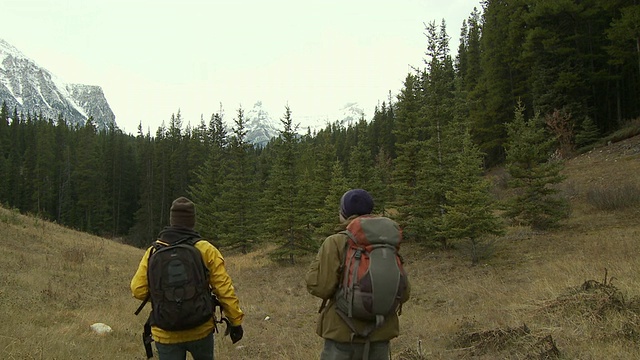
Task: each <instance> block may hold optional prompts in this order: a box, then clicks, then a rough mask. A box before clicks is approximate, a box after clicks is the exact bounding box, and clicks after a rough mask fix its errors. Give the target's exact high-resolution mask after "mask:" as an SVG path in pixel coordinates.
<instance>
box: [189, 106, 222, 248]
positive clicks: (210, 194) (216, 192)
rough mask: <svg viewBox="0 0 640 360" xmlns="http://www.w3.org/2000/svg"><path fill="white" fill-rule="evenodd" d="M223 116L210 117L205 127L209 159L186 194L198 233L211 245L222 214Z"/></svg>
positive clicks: (216, 237)
mask: <svg viewBox="0 0 640 360" xmlns="http://www.w3.org/2000/svg"><path fill="white" fill-rule="evenodd" d="M222 116H223V115H222V113H216V114H213V115H211V120H210V121H209V127H208V135H207V137H208V141H207V142H208V144H209V149H208V157H207V159H206V160H205V161H204V163H203V164H202V165H201V166H200V167H198V168H197V170H196V172H195V178H196V180H195V183H194V184H192V185H191V186H190V187H189V193H190V195H191V196H192V197H193V200H194V202H195V204H196V206H197V208H198V214H199V215H198V229H199V231H200V232H201V234H202V235H203V236H205V237H207V238H208V239H210V240H212V241H213V242H214V243H215V242H218V241H219V240H220V233H221V232H222V230H221V228H220V226H221V224H220V221H219V216H220V214H221V211H222V206H221V196H222V183H223V181H224V176H225V173H226V169H227V166H228V165H227V162H226V160H227V150H228V134H227V129H226V127H225V125H224V123H223V118H222Z"/></svg>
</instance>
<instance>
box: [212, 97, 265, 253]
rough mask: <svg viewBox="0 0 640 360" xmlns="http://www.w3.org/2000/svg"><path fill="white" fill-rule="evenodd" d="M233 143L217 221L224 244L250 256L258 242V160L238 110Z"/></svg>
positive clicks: (231, 141)
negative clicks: (256, 170) (256, 176)
mask: <svg viewBox="0 0 640 360" xmlns="http://www.w3.org/2000/svg"><path fill="white" fill-rule="evenodd" d="M234 124H235V125H234V126H233V128H232V135H231V139H230V143H229V153H228V155H227V156H228V165H229V166H228V167H227V168H226V174H225V176H224V181H223V183H222V188H221V192H220V194H221V195H220V204H219V212H218V215H217V218H218V219H219V221H220V242H221V244H222V245H224V246H229V247H231V248H235V249H239V250H240V251H241V252H242V253H245V254H246V253H248V252H249V251H250V250H251V248H252V247H253V246H254V245H255V243H256V241H257V239H258V226H259V225H260V224H259V223H258V222H257V221H258V216H257V209H256V204H257V201H256V200H257V198H258V195H259V193H258V191H257V190H258V189H257V183H256V181H255V178H254V169H255V156H254V155H253V153H252V151H251V149H252V145H251V144H250V143H249V142H248V141H247V129H246V127H245V126H246V120H245V118H244V110H243V109H242V108H239V109H238V112H237V116H236V118H235V119H234Z"/></svg>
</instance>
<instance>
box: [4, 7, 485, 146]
mask: <svg viewBox="0 0 640 360" xmlns="http://www.w3.org/2000/svg"><path fill="white" fill-rule="evenodd" d="M474 7H477V8H480V1H479V0H477V1H472V0H448V1H441V0H421V1H418V0H395V1H391V0H386V1H376V0H366V1H365V0H339V1H334V0H323V1H304V0H295V1H293V0H235V1H233V0H229V1H219V0H198V1H194V0H180V1H176V0H3V1H2V5H1V7H0V11H1V12H2V21H0V38H4V39H5V40H6V41H7V42H9V43H10V44H11V45H13V46H15V47H16V48H17V49H18V50H20V51H21V52H22V53H23V54H24V55H26V56H27V57H29V58H31V59H32V60H34V61H35V62H36V63H37V64H38V65H40V66H42V67H44V68H46V69H48V70H49V71H50V72H52V73H53V74H55V75H56V76H58V77H59V78H61V79H62V80H63V81H65V82H67V83H81V84H88V85H99V86H101V87H102V89H103V90H104V93H105V96H106V98H107V101H108V102H109V105H110V106H111V109H112V110H113V112H114V113H115V115H116V122H117V124H118V126H119V127H120V128H121V129H123V130H124V131H125V132H128V133H135V132H136V131H137V127H138V124H139V123H140V122H142V124H143V127H144V129H145V132H146V130H148V129H150V130H151V133H152V134H153V133H155V130H156V129H157V128H158V126H160V124H161V123H162V121H165V122H166V123H168V120H169V119H170V117H171V115H172V114H176V113H177V112H178V110H180V113H181V114H182V117H183V120H184V123H185V124H186V123H187V122H190V123H191V124H192V125H197V124H198V123H199V122H200V117H201V116H203V117H204V119H205V121H207V122H208V120H209V118H210V117H211V114H212V113H214V112H217V111H219V109H220V105H221V104H222V109H223V110H224V113H225V120H227V121H231V119H233V117H234V116H235V113H236V111H237V109H238V108H239V107H242V108H243V109H245V110H249V109H251V108H252V107H253V104H254V103H255V102H256V101H262V103H263V106H264V108H265V110H267V111H268V112H269V114H270V115H271V116H272V117H273V118H274V119H280V118H282V116H283V114H284V111H285V106H286V105H289V107H290V108H291V111H292V118H293V120H294V123H300V124H301V125H303V126H304V125H306V124H308V122H309V121H311V119H328V120H329V121H333V120H335V119H331V118H330V117H331V116H332V115H334V114H335V113H337V112H338V110H339V109H340V108H342V107H343V106H344V105H345V104H347V103H351V102H356V103H358V104H359V106H360V107H361V108H362V109H364V111H365V114H366V116H367V119H370V117H371V116H372V114H373V109H374V107H375V106H376V105H377V104H378V103H379V102H382V101H385V100H386V99H387V97H388V94H389V92H391V93H392V95H393V96H395V95H396V94H397V93H398V91H399V90H400V89H401V88H402V82H403V80H404V78H405V77H406V75H407V73H408V72H409V70H410V67H411V66H419V67H422V65H423V62H422V61H423V59H424V51H425V48H426V38H425V35H424V24H425V23H429V22H431V21H435V22H436V23H438V24H439V23H440V22H441V21H442V20H443V19H444V20H445V21H446V24H447V33H448V34H449V36H450V37H451V38H452V45H451V51H452V56H455V54H456V53H457V44H458V38H459V34H460V27H461V25H462V21H463V20H464V19H466V18H468V16H469V14H470V13H471V11H472V10H473V8H474Z"/></svg>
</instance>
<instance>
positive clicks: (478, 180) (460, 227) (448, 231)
mask: <svg viewBox="0 0 640 360" xmlns="http://www.w3.org/2000/svg"><path fill="white" fill-rule="evenodd" d="M459 138H460V140H461V146H460V149H459V151H458V152H456V154H455V156H456V160H455V162H454V163H453V164H452V169H451V170H452V172H453V184H452V188H451V190H449V191H447V193H446V197H447V201H446V204H445V205H443V207H444V210H445V213H444V215H443V226H442V228H441V230H440V237H441V238H445V239H449V240H450V241H456V240H457V241H459V242H462V244H463V245H462V247H463V248H465V249H466V250H467V251H468V253H469V255H470V257H471V262H472V263H473V264H477V263H478V261H479V260H480V258H481V257H483V256H486V255H489V253H488V252H487V251H488V250H490V249H491V245H492V241H493V239H492V238H491V236H492V235H501V234H503V229H504V224H503V223H502V222H501V220H500V218H499V217H498V216H497V215H496V214H495V210H496V207H495V204H494V201H493V199H492V197H491V193H490V191H489V188H490V186H491V184H490V183H489V181H488V180H486V179H484V178H483V177H482V154H481V153H480V151H479V150H478V148H477V146H476V145H475V144H473V142H472V141H471V135H470V134H469V132H468V130H464V133H462V134H460V136H459Z"/></svg>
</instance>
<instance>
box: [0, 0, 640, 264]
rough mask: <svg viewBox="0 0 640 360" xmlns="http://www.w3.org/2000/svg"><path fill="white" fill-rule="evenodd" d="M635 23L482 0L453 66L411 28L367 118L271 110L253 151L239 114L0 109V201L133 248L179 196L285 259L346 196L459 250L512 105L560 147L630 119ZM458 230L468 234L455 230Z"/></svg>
mask: <svg viewBox="0 0 640 360" xmlns="http://www.w3.org/2000/svg"><path fill="white" fill-rule="evenodd" d="M639 14H640V5H635V4H634V1H633V0H627V1H622V0H614V1H608V2H601V1H595V0H594V1H586V2H585V1H579V2H578V1H570V0H562V1H558V0H538V1H535V2H531V1H524V0H498V1H496V0H487V1H485V2H484V3H483V11H482V14H481V13H480V11H477V10H474V11H473V12H472V13H471V15H470V16H469V18H468V19H467V20H466V21H465V22H464V24H463V26H462V29H461V36H460V40H461V41H460V47H459V48H458V54H457V56H456V57H455V58H453V57H452V56H451V55H450V49H449V35H448V34H447V31H446V27H445V23H444V21H443V22H442V23H441V24H439V25H438V24H436V23H435V22H431V23H429V24H427V25H426V26H425V34H426V42H425V49H426V50H425V55H426V57H425V63H424V68H417V69H414V70H413V71H412V72H410V73H409V74H408V75H407V77H406V80H405V83H404V86H403V88H402V89H401V91H400V93H399V95H398V96H397V98H392V97H389V98H388V99H387V100H386V101H385V102H383V103H382V104H379V105H378V106H377V107H376V108H375V111H374V115H373V117H372V118H371V119H360V121H358V122H357V123H355V124H352V125H348V126H344V125H341V124H339V123H337V122H335V123H331V124H327V125H326V127H325V128H324V129H322V130H320V131H318V132H314V133H311V132H309V131H307V133H306V134H305V135H303V136H299V135H298V134H297V133H298V129H297V127H296V121H295V108H294V109H289V108H288V107H287V108H285V109H284V111H283V114H282V116H281V117H280V121H281V130H280V131H281V133H280V136H279V137H278V138H277V139H274V140H273V141H271V142H270V143H269V144H267V145H266V147H264V148H256V147H254V146H252V145H250V144H249V143H248V142H247V139H246V129H245V125H246V124H245V119H244V112H243V110H242V109H238V111H237V113H235V114H234V116H233V119H232V120H233V123H232V126H231V127H230V128H227V127H226V126H225V119H223V114H222V113H216V114H213V115H212V116H211V118H210V120H209V121H208V122H205V121H204V120H202V119H201V120H200V123H199V124H197V125H196V126H191V125H187V126H186V127H185V126H184V124H183V119H182V117H181V115H180V113H179V112H178V113H177V114H174V115H172V116H171V118H170V120H169V125H168V127H167V126H165V125H164V124H163V125H162V126H161V127H160V128H158V129H157V131H156V133H155V134H154V135H153V136H152V135H151V134H150V133H146V134H145V133H143V131H142V125H140V127H139V129H138V133H137V134H135V135H132V134H125V133H123V132H122V131H121V130H119V129H118V128H117V127H114V128H110V129H104V130H98V129H97V128H96V126H95V125H94V124H93V122H92V121H91V120H89V121H88V122H87V124H86V125H85V126H82V127H77V126H69V125H68V124H67V123H66V122H65V120H64V119H62V118H59V119H55V120H52V119H44V118H42V117H40V116H37V115H30V114H26V115H25V114H18V113H16V112H15V111H12V110H11V109H8V108H7V107H6V106H3V107H2V109H0V171H1V172H2V179H1V180H0V181H1V182H0V202H2V203H3V204H5V205H8V206H11V207H15V208H18V209H20V210H21V211H24V212H30V213H34V214H39V215H40V216H43V217H45V218H47V219H50V220H55V221H57V222H59V223H62V224H65V225H67V226H70V227H74V228H77V229H80V230H83V231H87V232H91V233H95V234H99V235H103V236H109V237H123V238H125V241H127V242H128V243H130V244H133V245H136V246H145V245H147V244H148V243H149V241H150V240H151V239H153V237H154V236H155V235H156V233H157V232H158V231H159V230H160V229H161V228H162V227H163V226H165V225H166V224H167V221H168V217H169V216H168V210H169V207H170V204H171V201H172V200H173V199H175V198H176V197H178V196H182V195H185V196H189V197H191V198H192V199H193V200H194V201H195V202H196V204H197V206H198V208H197V210H198V230H200V231H201V232H202V233H203V235H205V236H207V237H208V238H210V239H211V240H212V241H214V243H217V244H219V245H223V246H233V247H236V248H238V249H240V250H241V251H244V252H247V251H250V250H251V248H252V246H254V245H255V244H256V243H258V242H265V241H266V242H272V243H276V244H278V247H277V249H276V250H275V251H274V252H273V255H274V257H276V258H278V259H283V260H287V261H293V259H294V257H295V256H296V255H297V254H299V253H301V252H306V251H309V250H312V249H313V248H314V247H315V244H316V242H315V241H316V240H317V239H318V238H321V237H322V236H325V235H327V234H328V233H331V231H332V230H333V229H332V227H333V224H335V222H336V218H337V206H338V201H339V198H340V195H341V194H342V193H343V192H344V191H345V190H346V189H348V188H352V187H362V188H366V189H368V190H370V191H371V193H372V194H373V195H374V197H375V200H376V205H377V211H378V212H380V213H384V214H387V215H390V216H393V217H394V218H396V219H397V220H398V221H399V222H401V224H402V225H403V226H404V228H405V235H406V237H407V238H408V239H412V240H414V241H417V242H422V243H425V244H441V245H442V246H448V244H449V242H450V241H452V240H453V239H456V238H461V237H462V238H469V239H472V241H475V240H474V239H475V238H476V237H477V236H479V235H480V234H483V233H486V234H492V233H499V230H498V228H499V226H498V225H497V223H496V222H495V221H494V220H495V219H493V218H492V217H491V216H490V215H489V211H488V209H490V208H491V206H492V205H491V200H490V197H487V196H486V191H487V186H486V184H485V183H483V182H482V179H481V177H480V175H481V170H482V169H483V168H486V167H488V166H493V165H496V164H501V163H503V162H504V161H505V159H506V160H507V161H509V157H508V156H507V153H506V152H505V149H508V148H509V146H505V145H507V144H508V142H509V136H510V135H509V134H512V135H511V136H513V134H514V133H515V130H514V129H512V128H509V129H511V130H509V131H507V128H508V126H506V125H509V124H511V123H513V122H514V109H518V111H519V115H518V114H516V115H517V116H515V118H516V119H518V118H524V117H527V118H534V117H535V118H536V119H549V118H550V117H548V116H551V114H555V115H553V116H555V117H551V118H554V119H562V120H563V124H561V125H562V126H563V127H561V128H562V129H565V130H566V129H569V130H568V131H569V135H570V136H568V137H567V136H566V134H564V140H562V141H563V142H564V143H563V144H562V146H563V147H565V148H567V147H568V148H571V147H572V146H573V145H574V143H575V142H576V141H577V142H578V145H580V146H582V145H585V144H587V143H589V142H590V141H593V140H595V135H594V128H596V129H597V130H596V131H595V134H605V133H608V132H611V131H613V130H615V129H617V128H618V127H619V126H620V124H621V122H622V121H623V120H625V119H631V118H635V117H637V116H638V115H640V96H639V94H640V47H637V46H639V45H638V44H640V30H639V29H640V28H639V27H638V25H637V24H639V23H640V22H638V21H633V19H637V18H638V17H639V16H640V15H639ZM558 114H561V115H558ZM520 122H521V123H523V124H524V123H525V122H522V121H520ZM594 125H595V127H594ZM556 128H557V127H556ZM547 130H548V129H547ZM565 132H566V131H565ZM559 135H563V134H558V133H557V131H556V133H548V134H547V137H552V136H554V137H555V136H559ZM567 142H568V143H567ZM531 147H532V148H533V147H534V146H533V144H532V146H531ZM512 148H513V149H515V148H514V147H513V146H512ZM525 149H526V147H525ZM565 150H566V149H565ZM518 151H521V150H518ZM514 156H515V155H513V154H512V155H511V157H512V158H513V157H514ZM550 177H553V176H550ZM469 204H475V205H474V206H475V208H469ZM485 205H486V206H485ZM389 211H392V212H391V213H389ZM512 213H513V211H512ZM468 216H472V218H473V219H475V220H470V218H469V217H468ZM514 216H517V214H515V215H514ZM548 220H549V219H546V218H545V220H544V221H538V222H542V223H545V222H547V221H548ZM469 221H476V222H477V224H484V225H478V226H477V227H475V228H473V227H468V228H467V229H466V230H465V231H461V229H460V228H459V225H460V224H464V223H465V222H469ZM551 222H553V221H551ZM455 224H458V225H455ZM456 226H458V227H456Z"/></svg>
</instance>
